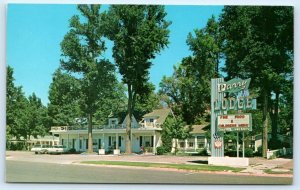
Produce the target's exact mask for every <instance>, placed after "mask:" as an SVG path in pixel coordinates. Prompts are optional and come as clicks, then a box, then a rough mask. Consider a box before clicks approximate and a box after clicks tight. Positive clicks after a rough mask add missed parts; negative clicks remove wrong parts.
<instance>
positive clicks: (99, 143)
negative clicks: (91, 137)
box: [98, 139, 101, 149]
mask: <svg viewBox="0 0 300 190" xmlns="http://www.w3.org/2000/svg"><path fill="white" fill-rule="evenodd" d="M98 149H101V139H98Z"/></svg>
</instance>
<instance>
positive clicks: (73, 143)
mask: <svg viewBox="0 0 300 190" xmlns="http://www.w3.org/2000/svg"><path fill="white" fill-rule="evenodd" d="M72 148H75V139H72Z"/></svg>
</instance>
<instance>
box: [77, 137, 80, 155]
mask: <svg viewBox="0 0 300 190" xmlns="http://www.w3.org/2000/svg"><path fill="white" fill-rule="evenodd" d="M79 141H80V139H79V133H78V134H77V150H78V151H80V146H79V144H80V142H79Z"/></svg>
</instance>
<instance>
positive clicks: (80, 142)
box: [79, 139, 82, 149]
mask: <svg viewBox="0 0 300 190" xmlns="http://www.w3.org/2000/svg"><path fill="white" fill-rule="evenodd" d="M79 149H82V140H81V139H80V140H79Z"/></svg>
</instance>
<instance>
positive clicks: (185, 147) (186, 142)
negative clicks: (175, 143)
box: [184, 139, 188, 151]
mask: <svg viewBox="0 0 300 190" xmlns="http://www.w3.org/2000/svg"><path fill="white" fill-rule="evenodd" d="M184 142H185V146H184V149H185V151H186V149H187V148H188V140H187V139H185V140H184Z"/></svg>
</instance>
